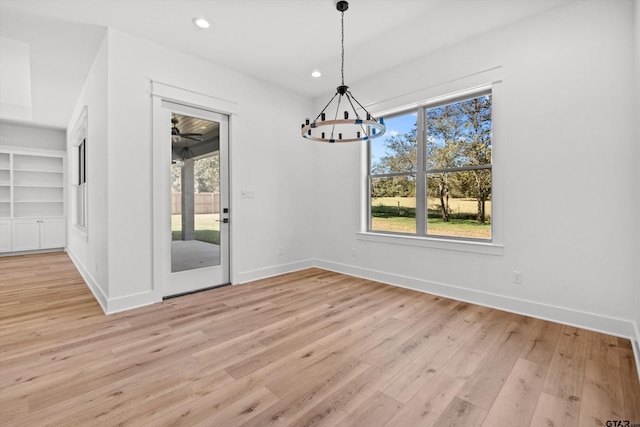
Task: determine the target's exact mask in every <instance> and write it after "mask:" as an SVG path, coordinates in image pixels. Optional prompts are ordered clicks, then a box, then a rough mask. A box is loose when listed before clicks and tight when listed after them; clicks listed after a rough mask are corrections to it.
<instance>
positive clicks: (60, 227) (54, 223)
mask: <svg viewBox="0 0 640 427" xmlns="http://www.w3.org/2000/svg"><path fill="white" fill-rule="evenodd" d="M65 244H66V233H65V220H64V219H43V220H41V221H40V249H53V248H64V247H65Z"/></svg>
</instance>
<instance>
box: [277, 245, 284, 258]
mask: <svg viewBox="0 0 640 427" xmlns="http://www.w3.org/2000/svg"><path fill="white" fill-rule="evenodd" d="M278 255H280V256H282V255H284V248H283V247H282V246H280V247H279V248H278Z"/></svg>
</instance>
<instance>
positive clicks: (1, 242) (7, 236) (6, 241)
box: [0, 221, 11, 252]
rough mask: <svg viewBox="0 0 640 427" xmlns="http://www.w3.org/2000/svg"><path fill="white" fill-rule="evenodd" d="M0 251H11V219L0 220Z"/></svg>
mask: <svg viewBox="0 0 640 427" xmlns="http://www.w3.org/2000/svg"><path fill="white" fill-rule="evenodd" d="M0 252H11V221H0Z"/></svg>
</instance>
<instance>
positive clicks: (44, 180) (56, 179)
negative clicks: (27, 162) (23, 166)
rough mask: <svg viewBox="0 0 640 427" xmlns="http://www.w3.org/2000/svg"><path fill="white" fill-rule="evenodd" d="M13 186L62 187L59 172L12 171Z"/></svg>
mask: <svg viewBox="0 0 640 427" xmlns="http://www.w3.org/2000/svg"><path fill="white" fill-rule="evenodd" d="M13 185H14V186H15V187H19V186H25V187H26V186H37V187H62V186H63V185H64V183H63V182H62V173H59V172H32V171H30V172H27V171H18V170H14V171H13Z"/></svg>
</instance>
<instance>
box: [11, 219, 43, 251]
mask: <svg viewBox="0 0 640 427" xmlns="http://www.w3.org/2000/svg"><path fill="white" fill-rule="evenodd" d="M11 242H12V245H11V246H12V250H13V251H14V252H18V251H32V250H35V249H40V220H38V219H14V220H13V221H12V228H11Z"/></svg>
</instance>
